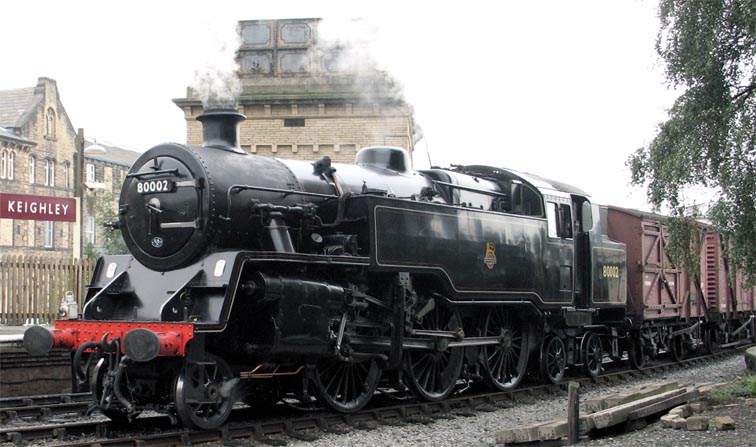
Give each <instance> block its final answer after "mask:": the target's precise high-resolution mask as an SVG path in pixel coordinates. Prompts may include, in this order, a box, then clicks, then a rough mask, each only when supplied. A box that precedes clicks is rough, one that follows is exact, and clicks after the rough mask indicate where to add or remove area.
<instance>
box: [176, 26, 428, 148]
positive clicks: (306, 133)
mask: <svg viewBox="0 0 756 447" xmlns="http://www.w3.org/2000/svg"><path fill="white" fill-rule="evenodd" d="M318 24H319V19H291V20H249V21H241V22H239V27H238V29H239V34H240V38H241V46H240V47H239V49H238V51H237V59H238V62H239V71H238V73H237V76H238V78H239V81H240V83H241V86H240V87H241V92H240V94H239V96H238V98H236V103H235V107H236V108H237V111H238V112H240V113H243V114H244V115H246V116H247V120H246V121H244V122H243V123H242V124H241V130H240V140H241V141H240V143H241V146H242V148H243V149H245V150H246V151H248V152H251V153H256V154H259V155H266V156H273V157H281V158H299V159H307V160H313V159H320V158H322V157H323V156H324V155H328V156H330V157H331V159H333V160H334V161H338V162H349V163H351V162H354V157H355V154H356V153H357V151H358V150H359V149H360V148H362V147H365V146H399V147H403V148H405V149H407V150H408V151H410V153H412V150H413V145H414V142H415V141H414V140H415V129H414V121H413V116H412V110H411V108H410V107H409V106H408V105H407V104H406V103H405V101H404V99H403V96H402V93H401V89H400V88H399V87H398V86H397V85H396V84H395V83H394V81H393V80H392V79H391V77H390V76H388V75H387V74H386V73H384V72H381V71H379V70H375V69H373V68H371V67H368V66H365V65H363V64H357V63H354V62H353V61H354V60H357V59H356V58H351V57H348V56H347V55H348V54H349V55H351V54H352V49H351V48H349V47H346V46H344V45H343V44H337V43H328V42H321V41H319V40H318ZM213 93H214V92H207V91H200V89H192V88H189V89H188V90H187V98H182V99H175V100H174V103H175V104H176V105H177V106H179V107H180V108H181V109H182V110H183V111H184V115H185V118H186V122H187V142H188V143H189V144H201V143H202V127H201V124H200V123H199V122H198V121H196V117H197V116H198V115H199V114H201V113H202V111H203V110H204V108H205V107H207V108H212V107H213V106H214V104H209V105H208V102H207V101H204V103H203V99H207V98H206V97H207V96H208V95H209V96H210V97H212V95H213ZM210 99H212V98H210Z"/></svg>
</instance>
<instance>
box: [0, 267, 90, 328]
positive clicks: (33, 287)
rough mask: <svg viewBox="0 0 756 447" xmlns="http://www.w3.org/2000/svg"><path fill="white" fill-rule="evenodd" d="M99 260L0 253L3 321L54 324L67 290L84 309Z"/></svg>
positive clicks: (1, 316)
mask: <svg viewBox="0 0 756 447" xmlns="http://www.w3.org/2000/svg"><path fill="white" fill-rule="evenodd" d="M96 262H97V260H96V259H72V258H60V257H57V258H46V257H41V256H26V255H0V324H8V325H16V324H24V323H27V322H30V323H31V322H33V323H52V322H53V321H54V320H55V318H56V316H57V314H58V308H59V307H60V303H61V301H62V300H63V297H64V296H65V293H66V292H67V291H71V292H73V293H74V296H76V299H77V302H78V303H79V309H81V308H82V301H83V299H84V297H85V296H86V287H85V286H86V285H87V284H89V280H90V278H91V276H92V271H93V270H94V266H95V263H96Z"/></svg>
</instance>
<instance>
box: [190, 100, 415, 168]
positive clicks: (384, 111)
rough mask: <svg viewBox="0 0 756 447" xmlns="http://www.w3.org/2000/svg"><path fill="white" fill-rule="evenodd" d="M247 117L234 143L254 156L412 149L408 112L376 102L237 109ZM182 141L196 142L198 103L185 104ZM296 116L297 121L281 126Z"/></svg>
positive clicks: (346, 155) (343, 158)
mask: <svg viewBox="0 0 756 447" xmlns="http://www.w3.org/2000/svg"><path fill="white" fill-rule="evenodd" d="M239 111H240V112H241V113H244V114H245V115H246V116H247V120H246V121H243V122H242V123H241V129H240V137H239V139H240V144H241V146H242V148H243V149H244V150H246V151H248V152H251V153H255V154H258V155H264V156H271V157H279V158H294V159H301V160H316V159H320V158H322V157H323V156H325V155H328V156H329V157H331V159H332V160H334V161H337V162H343V163H353V162H354V157H355V154H356V153H357V151H358V150H359V149H361V148H363V147H366V146H382V145H383V146H399V147H403V148H405V149H407V150H409V151H411V150H412V144H411V141H412V134H411V124H410V113H409V112H408V111H407V109H406V108H404V107H399V106H392V107H384V108H381V107H379V106H378V105H360V106H354V107H353V106H352V105H351V104H319V105H312V104H290V105H285V106H283V105H265V104H263V105H260V104H256V105H247V106H242V107H240V108H239ZM185 113H186V121H187V142H188V143H189V144H192V145H201V144H202V124H201V123H200V122H199V121H197V120H196V117H197V115H199V114H200V113H202V110H201V108H199V107H186V108H185ZM290 118H296V119H300V120H304V121H303V124H304V125H303V126H286V125H285V120H286V119H290Z"/></svg>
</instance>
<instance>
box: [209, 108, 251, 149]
mask: <svg viewBox="0 0 756 447" xmlns="http://www.w3.org/2000/svg"><path fill="white" fill-rule="evenodd" d="M245 119H247V117H246V116H244V115H242V114H241V113H238V112H237V111H235V110H233V109H211V110H206V111H205V112H204V113H203V114H202V115H200V116H198V117H197V121H199V122H201V123H202V145H203V146H204V147H211V148H213V149H223V150H225V151H231V152H236V153H239V154H244V153H245V152H244V150H242V148H240V147H239V124H240V123H241V122H242V121H244V120H245Z"/></svg>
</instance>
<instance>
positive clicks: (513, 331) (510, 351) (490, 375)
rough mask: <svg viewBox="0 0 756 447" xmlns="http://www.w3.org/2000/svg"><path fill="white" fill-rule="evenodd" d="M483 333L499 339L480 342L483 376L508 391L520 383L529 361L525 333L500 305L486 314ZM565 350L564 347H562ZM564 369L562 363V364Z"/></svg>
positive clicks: (487, 381)
mask: <svg viewBox="0 0 756 447" xmlns="http://www.w3.org/2000/svg"><path fill="white" fill-rule="evenodd" d="M483 336H484V337H499V343H498V344H495V345H485V346H483V349H482V353H483V360H484V362H483V378H484V379H485V381H486V383H487V384H488V386H490V387H491V388H493V389H494V390H498V391H507V390H511V389H512V388H515V387H516V386H517V385H519V384H520V382H521V381H522V378H523V377H524V376H525V370H526V368H527V361H528V351H527V348H528V336H527V331H525V330H523V327H522V325H521V324H520V322H519V321H518V319H517V317H516V316H515V315H512V314H507V313H505V311H504V309H503V308H501V307H498V308H495V309H492V310H491V311H490V312H489V313H488V315H486V322H485V324H484V325H483ZM562 352H564V350H563V351H562ZM562 373H564V366H562Z"/></svg>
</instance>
